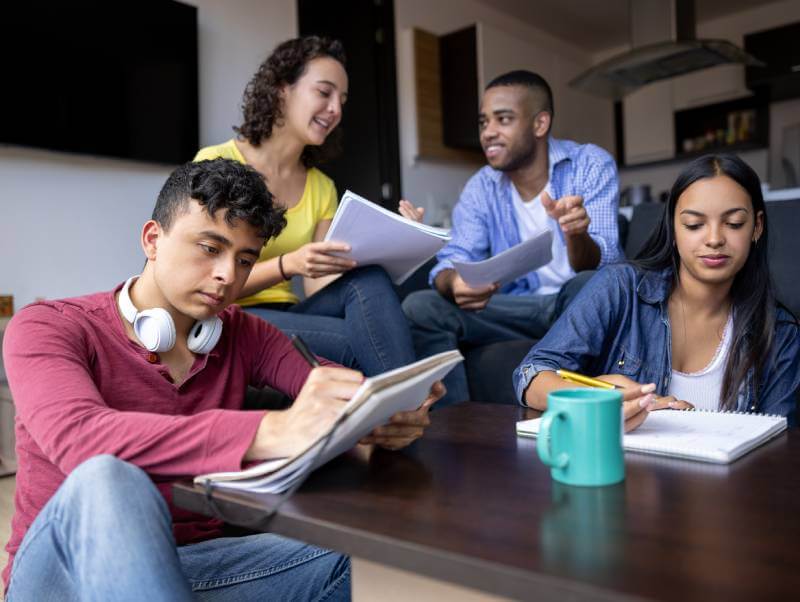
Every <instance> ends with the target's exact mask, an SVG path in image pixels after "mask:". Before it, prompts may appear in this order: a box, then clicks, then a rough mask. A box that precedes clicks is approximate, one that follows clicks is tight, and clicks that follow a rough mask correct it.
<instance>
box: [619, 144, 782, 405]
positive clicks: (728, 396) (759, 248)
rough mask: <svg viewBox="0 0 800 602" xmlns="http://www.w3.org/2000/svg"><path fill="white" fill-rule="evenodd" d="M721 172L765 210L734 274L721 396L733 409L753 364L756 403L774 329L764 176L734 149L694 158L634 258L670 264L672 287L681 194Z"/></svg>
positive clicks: (657, 266)
mask: <svg viewBox="0 0 800 602" xmlns="http://www.w3.org/2000/svg"><path fill="white" fill-rule="evenodd" d="M721 175H724V176H728V177H729V178H731V179H732V180H733V181H735V182H736V183H737V184H739V186H741V187H742V188H744V189H745V191H746V192H747V194H748V195H749V196H750V202H751V204H752V205H753V216H754V218H755V217H756V216H758V213H759V212H761V214H762V216H763V217H762V220H763V227H762V231H761V236H759V238H758V240H757V241H755V242H753V243H751V245H750V253H749V254H748V256H747V261H745V264H744V265H743V266H742V269H741V270H739V272H738V273H737V274H736V276H735V278H734V280H733V285H732V286H731V291H730V298H731V308H732V311H733V336H732V338H731V346H730V351H729V352H728V361H727V364H726V366H725V375H724V377H723V380H722V391H721V394H720V400H721V407H722V409H725V410H734V409H736V401H737V397H738V394H739V390H740V389H741V387H742V385H743V384H744V383H745V379H746V378H747V373H748V371H749V370H750V369H753V371H754V375H755V380H754V384H755V398H754V399H752V400H751V405H752V406H756V407H757V405H758V397H759V395H758V394H759V391H758V388H759V383H760V382H761V373H762V371H763V368H764V363H765V361H766V360H767V358H768V355H769V352H770V350H771V347H772V339H773V333H774V332H775V308H776V300H775V289H774V287H773V284H772V279H771V277H770V273H769V261H768V258H767V248H768V246H769V239H768V237H767V235H768V233H769V228H768V227H767V212H766V208H765V206H764V196H763V195H762V193H761V182H760V181H759V179H758V175H756V172H754V171H753V170H752V169H751V168H750V166H748V165H747V164H746V163H745V162H744V161H742V160H741V159H740V158H739V157H737V156H736V155H729V154H719V155H704V156H702V157H699V158H697V159H695V160H694V161H692V162H691V163H690V164H689V165H688V166H687V167H686V169H684V170H683V172H682V173H681V174H680V175H679V176H678V179H677V180H675V184H674V185H673V186H672V190H671V191H670V193H669V200H668V201H667V204H666V207H665V208H664V214H663V216H662V218H661V222H660V223H659V225H658V227H657V228H656V230H655V231H654V232H653V234H652V236H651V237H650V239H649V240H648V241H647V242H646V243H645V245H644V247H643V248H642V250H641V251H640V252H639V254H638V255H637V256H636V259H635V260H634V262H633V263H634V264H635V265H638V266H639V267H641V268H644V269H647V270H663V269H665V268H668V267H671V268H672V271H673V274H674V278H673V288H674V287H675V286H676V284H677V280H678V278H679V273H680V272H679V269H678V268H679V265H680V257H679V255H678V248H677V246H676V245H675V207H676V205H677V204H678V198H679V197H680V196H681V194H683V191H684V190H686V189H687V188H688V187H689V186H691V185H692V184H694V183H695V182H697V181H698V180H702V179H704V178H713V177H714V176H721Z"/></svg>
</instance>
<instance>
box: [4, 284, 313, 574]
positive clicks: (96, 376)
mask: <svg viewBox="0 0 800 602" xmlns="http://www.w3.org/2000/svg"><path fill="white" fill-rule="evenodd" d="M119 288H120V287H119V286H118V287H117V288H116V289H115V290H114V291H110V292H105V293H98V294H95V295H89V296H86V297H78V298H74V299H65V300H61V301H47V302H42V303H37V304H34V305H29V306H28V307H26V308H24V309H23V310H21V311H20V312H19V313H18V314H17V315H16V316H14V318H13V319H12V320H11V323H10V324H9V325H8V327H7V330H6V333H5V340H4V343H3V356H4V360H5V367H6V372H7V375H8V382H9V386H10V388H11V394H12V397H13V398H14V404H15V406H16V412H17V418H16V438H17V461H18V472H17V485H16V495H15V499H14V505H15V512H14V518H13V520H12V531H11V538H10V540H9V542H8V545H7V546H6V550H7V551H8V554H9V561H8V565H7V566H6V568H5V571H4V572H3V582H4V584H5V585H6V587H7V586H8V579H9V574H10V570H11V565H12V563H13V560H14V554H15V553H16V551H17V549H18V548H19V545H20V542H21V541H22V538H23V537H24V536H25V533H26V531H27V530H28V528H29V527H30V525H31V523H32V522H33V520H34V519H35V518H36V516H37V515H38V513H39V511H40V510H41V509H42V507H43V506H44V505H45V504H46V503H47V501H48V500H49V499H50V497H51V496H52V495H53V494H54V493H55V491H56V489H58V487H59V485H61V483H62V481H63V480H64V479H65V478H66V476H67V475H68V474H69V473H70V471H71V470H72V469H73V468H75V467H76V466H78V465H79V464H80V463H81V462H83V461H84V460H87V459H88V458H91V457H92V456H96V455H98V454H112V455H114V456H117V457H118V458H121V459H122V460H126V461H128V462H131V463H133V464H135V465H136V466H139V467H140V468H142V469H143V470H144V471H145V472H147V473H148V474H149V475H150V477H151V478H152V479H153V481H154V482H155V484H156V486H157V487H158V489H159V490H160V491H161V493H162V494H163V495H164V497H165V498H166V500H167V502H168V503H169V506H170V510H171V512H172V517H173V525H174V531H175V537H176V540H177V542H178V543H179V544H184V543H189V542H194V541H200V540H203V539H208V538H211V537H215V536H218V535H219V528H220V523H219V522H218V521H214V520H209V519H207V518H205V517H202V516H199V515H197V514H192V513H189V512H186V511H183V510H180V509H178V508H176V507H174V506H173V505H172V500H171V489H170V485H171V483H172V482H173V481H175V480H176V479H177V478H179V477H186V476H188V475H197V474H201V473H206V472H216V471H230V470H239V469H240V468H241V465H242V460H243V457H244V454H245V452H246V451H247V449H248V448H249V446H250V444H251V443H252V441H253V438H254V436H255V434H256V431H257V429H258V426H259V423H260V421H261V418H262V417H263V415H264V412H255V411H243V410H242V409H241V406H242V400H243V398H244V394H245V390H246V388H247V385H248V384H250V385H253V386H257V387H261V386H265V385H269V386H271V387H274V388H275V389H278V390H280V391H282V392H284V393H286V394H287V395H289V396H290V397H295V396H296V395H297V393H298V392H299V391H300V388H301V387H302V385H303V383H304V382H305V380H306V378H307V376H308V373H309V371H310V368H309V366H308V365H307V364H306V363H305V362H304V361H303V359H302V357H301V356H300V354H299V353H297V351H295V349H294V348H293V347H292V345H291V343H290V342H289V340H288V339H287V338H286V337H285V336H284V335H283V334H282V333H281V332H280V331H279V330H278V329H277V328H275V327H273V326H271V325H269V324H267V323H266V322H264V321H263V320H261V319H259V318H256V317H254V316H252V315H250V314H247V313H245V312H243V311H241V310H240V309H239V308H238V307H237V306H231V307H229V308H227V309H226V310H225V311H224V312H222V313H221V314H220V317H221V318H222V320H223V323H224V327H223V331H222V337H221V338H220V340H219V343H218V344H217V346H216V347H215V348H214V350H213V351H212V352H211V353H209V354H208V355H200V356H197V358H196V359H195V361H194V364H193V365H192V367H191V370H190V371H189V374H188V376H187V378H186V379H185V380H184V382H182V383H181V384H180V386H175V385H174V384H173V382H172V380H171V378H170V375H169V371H168V369H167V367H166V366H164V365H163V364H161V363H160V361H159V358H158V356H157V355H156V354H153V353H150V352H149V351H147V350H146V349H144V348H143V347H141V346H139V345H137V344H136V343H134V342H133V341H131V340H130V339H129V338H128V337H127V335H126V332H125V328H124V326H123V323H122V318H121V317H120V315H119V313H118V311H117V308H116V304H115V297H114V294H115V292H116V291H118V290H119Z"/></svg>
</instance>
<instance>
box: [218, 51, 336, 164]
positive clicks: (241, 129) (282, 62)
mask: <svg viewBox="0 0 800 602" xmlns="http://www.w3.org/2000/svg"><path fill="white" fill-rule="evenodd" d="M320 57H329V58H332V59H334V60H336V61H338V62H339V63H341V65H342V67H344V66H345V55H344V47H343V46H342V43H341V42H339V41H338V40H331V39H329V38H322V37H318V36H305V37H302V38H295V39H292V40H287V41H286V42H283V43H281V44H279V45H278V46H277V47H276V48H275V50H273V51H272V54H270V55H269V56H268V57H267V58H266V60H265V61H264V62H263V63H261V65H260V66H259V68H258V71H256V73H255V75H253V77H252V79H251V80H250V82H249V83H248V84H247V87H246V88H245V90H244V97H243V99H242V115H243V121H242V125H240V126H238V127H234V128H233V130H234V131H235V132H236V133H237V134H239V135H240V136H242V137H243V138H245V139H246V140H247V141H248V142H249V143H250V144H252V145H253V146H260V145H261V143H262V142H263V141H264V140H266V139H267V138H269V137H270V136H272V128H273V127H274V126H276V125H278V126H279V125H280V124H281V119H282V118H283V102H282V100H281V94H280V92H281V88H283V86H285V85H289V86H291V85H292V84H294V83H295V82H296V81H297V80H298V79H300V78H301V77H302V76H303V74H304V73H305V72H306V67H307V66H308V63H309V62H311V61H312V60H314V59H316V58H320ZM341 141H342V129H341V128H340V127H337V128H336V129H334V130H333V131H332V132H331V133H330V134H329V135H328V137H327V138H326V139H325V142H324V143H323V144H322V146H306V147H305V149H303V154H302V155H301V157H300V160H301V161H302V162H303V165H305V166H306V167H315V166H316V165H319V164H320V163H323V162H325V161H326V160H328V159H331V158H333V157H335V156H336V155H337V154H339V152H340V151H341V146H342V144H341Z"/></svg>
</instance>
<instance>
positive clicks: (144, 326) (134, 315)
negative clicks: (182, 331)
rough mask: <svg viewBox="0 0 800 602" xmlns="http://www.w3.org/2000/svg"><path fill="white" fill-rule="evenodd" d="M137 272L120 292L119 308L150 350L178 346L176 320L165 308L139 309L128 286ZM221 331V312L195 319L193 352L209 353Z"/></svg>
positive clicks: (191, 334)
mask: <svg viewBox="0 0 800 602" xmlns="http://www.w3.org/2000/svg"><path fill="white" fill-rule="evenodd" d="M137 278H138V276H131V277H130V278H128V280H127V281H126V282H125V286H123V287H122V290H121V291H120V293H119V309H120V311H121V312H122V315H123V316H124V317H125V319H126V320H127V321H128V322H130V323H131V325H133V332H134V333H136V338H138V339H139V341H141V343H142V345H144V346H145V348H146V349H148V350H149V351H154V352H156V353H163V352H164V351H169V350H170V349H172V348H173V347H174V346H175V322H174V321H173V319H172V316H171V315H169V312H168V311H167V310H166V309H163V308H161V307H154V308H152V309H146V310H144V311H142V312H140V311H139V310H138V309H136V307H134V305H133V301H131V296H130V292H129V289H130V287H131V284H133V281H134V280H136V279H137ZM220 335H222V320H220V319H219V317H218V316H214V317H213V318H209V319H208V320H200V321H198V322H195V323H194V326H192V329H191V330H190V331H189V337H188V338H187V339H186V343H187V345H188V347H189V351H191V352H192V353H200V354H206V353H209V352H210V351H211V350H212V349H214V347H216V345H217V343H218V342H219V337H220Z"/></svg>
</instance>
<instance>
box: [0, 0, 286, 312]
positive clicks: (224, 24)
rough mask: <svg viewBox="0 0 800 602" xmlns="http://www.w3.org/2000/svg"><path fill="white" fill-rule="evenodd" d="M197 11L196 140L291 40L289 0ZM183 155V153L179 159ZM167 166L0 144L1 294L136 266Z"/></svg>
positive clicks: (82, 285)
mask: <svg viewBox="0 0 800 602" xmlns="http://www.w3.org/2000/svg"><path fill="white" fill-rule="evenodd" d="M188 1H189V3H191V4H194V5H196V6H197V7H198V30H199V31H198V34H199V41H198V45H199V48H198V60H199V70H200V143H201V145H207V144H212V143H216V142H221V141H223V140H226V139H228V138H229V137H230V136H231V134H232V131H231V126H233V125H234V124H237V123H238V122H239V116H240V113H239V104H240V101H241V94H242V91H243V90H244V86H245V84H246V83H247V81H248V80H249V78H250V76H251V75H252V74H253V72H254V71H255V69H256V67H257V66H258V64H259V63H260V62H261V61H262V60H263V59H264V58H265V57H266V56H267V54H269V52H270V51H271V50H272V48H273V47H274V46H275V45H276V44H277V43H279V42H281V41H283V40H285V39H287V38H291V37H294V36H296V35H297V16H296V3H295V1H294V0H268V1H263V0H227V1H226V2H219V1H217V0H188ZM188 159H191V157H187V160H188ZM170 171H171V169H170V168H169V166H163V165H154V164H147V163H137V162H132V161H121V160H113V159H104V158H97V157H89V156H81V155H71V154H65V153H54V152H48V151H40V150H31V149H23V148H19V147H11V146H5V147H0V216H1V217H0V241H2V242H0V249H1V250H2V251H1V252H0V294H13V295H14V303H15V307H16V308H20V307H22V306H23V305H25V304H27V303H30V302H31V301H33V300H34V299H35V298H36V297H47V298H58V297H65V296H72V295H79V294H84V293H89V292H94V291H97V290H104V289H109V288H111V287H112V286H113V285H115V284H116V283H117V282H120V281H122V280H123V279H125V278H126V277H127V276H129V275H131V274H133V273H136V272H137V271H138V270H140V269H141V267H142V264H143V261H144V259H143V255H142V251H141V249H140V247H139V243H138V238H139V228H140V227H141V225H142V224H143V223H144V221H146V220H147V218H148V217H149V216H150V212H151V211H152V208H153V204H154V202H155V199H156V196H157V194H158V191H159V190H160V188H161V185H162V184H163V183H164V180H165V179H166V177H167V175H168V174H169V172H170Z"/></svg>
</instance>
